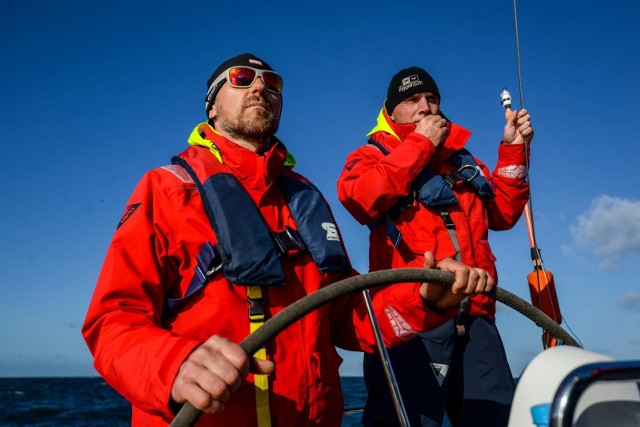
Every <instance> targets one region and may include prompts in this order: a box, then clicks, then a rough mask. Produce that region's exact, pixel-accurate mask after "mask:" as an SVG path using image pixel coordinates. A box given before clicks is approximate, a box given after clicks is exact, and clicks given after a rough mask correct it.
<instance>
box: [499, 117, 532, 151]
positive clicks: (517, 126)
mask: <svg viewBox="0 0 640 427" xmlns="http://www.w3.org/2000/svg"><path fill="white" fill-rule="evenodd" d="M505 117H506V119H507V123H506V125H505V127H504V138H503V141H504V142H505V143H507V144H524V143H525V142H526V143H529V142H531V139H532V138H533V128H532V127H531V115H530V114H529V112H528V111H527V110H526V109H522V110H520V111H518V110H513V111H512V110H509V109H508V110H507V112H506V113H505Z"/></svg>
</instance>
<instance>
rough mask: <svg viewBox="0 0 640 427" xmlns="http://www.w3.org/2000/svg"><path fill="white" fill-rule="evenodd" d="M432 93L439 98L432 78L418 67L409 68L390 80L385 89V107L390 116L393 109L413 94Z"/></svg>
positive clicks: (438, 92)
mask: <svg viewBox="0 0 640 427" xmlns="http://www.w3.org/2000/svg"><path fill="white" fill-rule="evenodd" d="M419 92H432V93H435V94H437V95H438V96H440V91H439V90H438V86H437V85H436V82H435V81H434V80H433V77H431V76H430V75H429V73H427V72H426V71H425V70H423V69H422V68H420V67H409V68H405V69H404V70H400V71H398V72H397V73H396V75H395V76H393V77H392V78H391V82H390V83H389V89H387V100H386V102H385V104H384V105H385V107H386V109H387V114H389V115H391V114H392V113H393V109H394V108H396V106H397V105H398V104H399V103H401V102H402V101H403V100H405V99H407V98H408V97H410V96H411V95H413V94H414V93H419Z"/></svg>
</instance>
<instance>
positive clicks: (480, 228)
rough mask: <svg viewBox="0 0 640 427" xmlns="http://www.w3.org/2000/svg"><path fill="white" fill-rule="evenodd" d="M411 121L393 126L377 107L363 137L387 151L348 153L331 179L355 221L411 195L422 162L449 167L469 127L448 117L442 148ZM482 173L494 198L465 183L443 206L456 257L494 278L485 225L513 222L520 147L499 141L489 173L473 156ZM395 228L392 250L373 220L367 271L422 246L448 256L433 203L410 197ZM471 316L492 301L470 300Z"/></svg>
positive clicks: (519, 193)
mask: <svg viewBox="0 0 640 427" xmlns="http://www.w3.org/2000/svg"><path fill="white" fill-rule="evenodd" d="M414 129H415V125H413V124H408V125H397V124H395V123H393V122H392V121H391V119H389V116H388V115H387V114H386V111H385V110H384V108H383V109H382V111H381V112H380V115H379V117H378V125H377V126H376V127H375V128H374V129H373V130H372V131H371V132H370V133H369V136H370V137H371V138H372V139H373V140H374V141H376V142H378V143H380V144H381V145H382V146H383V147H385V148H386V149H387V151H389V152H390V153H389V154H388V155H385V154H384V153H382V152H381V150H380V149H379V148H377V147H375V146H374V145H372V144H367V145H365V146H362V147H360V148H358V149H357V150H355V151H354V152H353V153H351V154H350V155H349V156H348V157H347V160H346V163H345V167H344V169H343V171H342V174H341V176H340V178H339V179H338V184H337V185H338V197H339V199H340V201H341V202H342V204H343V205H344V206H345V208H346V209H347V210H348V211H349V212H350V213H351V215H353V217H354V218H355V219H356V220H357V221H358V222H360V223H361V224H373V223H375V222H376V221H378V220H380V219H381V217H382V216H383V215H384V214H385V213H386V212H387V211H388V210H389V209H390V208H391V207H393V206H394V205H395V204H396V202H398V200H399V199H400V198H402V197H404V196H407V195H408V194H410V191H411V188H412V184H413V182H414V180H415V179H416V177H417V176H418V174H419V173H420V171H421V170H422V168H423V167H424V166H426V165H428V166H429V167H431V168H432V169H433V170H434V171H435V172H437V173H439V174H445V173H448V172H451V171H453V170H455V167H454V166H453V164H451V162H449V161H448V160H447V158H448V157H449V156H450V155H451V154H452V153H453V152H454V151H455V150H459V149H461V148H463V147H464V145H465V144H466V142H467V140H468V139H469V137H470V136H471V132H469V131H468V130H466V129H464V128H462V127H460V126H457V125H455V124H452V123H449V136H448V137H447V139H446V140H445V142H444V144H443V146H441V147H439V148H438V149H436V148H435V147H434V146H433V144H432V143H431V141H429V139H428V138H427V137H425V136H424V135H421V134H419V133H415V132H414ZM476 161H477V163H478V165H479V166H480V167H481V168H482V171H483V173H484V174H485V176H486V177H487V179H489V182H490V183H491V186H492V187H493V192H494V193H495V195H496V197H495V198H486V199H482V198H480V197H479V196H478V194H477V193H476V192H475V191H474V189H473V188H472V187H471V186H470V185H463V186H457V187H455V188H454V189H453V191H454V194H455V196H456V198H457V199H458V204H457V205H449V206H447V210H448V212H449V214H450V216H451V219H452V220H453V223H454V224H455V227H456V228H455V233H456V238H457V240H458V243H459V245H460V253H461V257H462V262H464V263H465V264H468V265H471V266H474V267H479V268H483V269H485V270H487V271H488V272H489V273H490V274H491V275H492V276H493V277H494V279H495V280H496V283H497V273H496V268H495V260H496V259H495V256H494V255H493V253H492V252H491V248H490V246H489V242H488V240H487V238H488V230H489V229H491V230H506V229H509V228H511V227H513V226H514V225H515V224H516V222H517V221H518V219H519V218H520V215H521V214H522V211H523V209H524V206H525V204H526V203H527V200H528V198H529V185H528V183H527V182H526V180H525V173H524V172H525V171H526V169H525V167H526V166H525V164H526V162H525V150H524V145H509V144H504V143H501V144H500V146H499V148H498V163H497V165H496V169H495V170H494V172H493V173H492V174H489V170H488V168H487V167H486V166H485V165H484V164H483V163H482V162H480V161H478V160H477V159H476ZM394 224H395V225H396V227H397V228H398V230H399V231H400V232H401V233H402V242H401V243H400V245H399V247H398V248H397V249H396V248H395V247H394V246H393V244H392V243H391V241H390V240H389V238H388V237H387V233H386V231H385V227H384V225H378V226H377V227H375V228H374V230H373V231H372V232H371V236H370V251H369V269H370V271H376V270H382V269H388V268H404V267H421V266H422V265H423V263H424V255H423V254H424V252H425V251H431V252H433V253H434V255H435V257H436V261H440V260H441V259H443V258H453V257H454V256H455V254H456V250H455V247H454V244H453V242H452V240H451V237H450V236H449V233H448V231H447V229H446V228H445V226H444V222H443V220H442V218H441V216H440V209H433V208H427V207H425V206H424V205H422V204H421V203H419V202H417V201H414V202H413V204H412V205H411V206H410V207H409V208H408V209H407V210H406V211H405V212H404V213H401V214H400V215H399V216H397V217H396V218H395V219H394ZM470 314H472V315H482V316H486V317H488V318H491V319H494V318H495V300H494V299H493V298H490V297H488V296H485V295H476V296H474V297H473V298H471V304H470Z"/></svg>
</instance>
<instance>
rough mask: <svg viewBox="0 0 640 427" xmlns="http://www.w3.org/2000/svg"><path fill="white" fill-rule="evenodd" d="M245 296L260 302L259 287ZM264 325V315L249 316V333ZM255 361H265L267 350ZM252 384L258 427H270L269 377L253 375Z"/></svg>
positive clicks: (259, 351)
mask: <svg viewBox="0 0 640 427" xmlns="http://www.w3.org/2000/svg"><path fill="white" fill-rule="evenodd" d="M247 296H248V297H249V299H251V300H252V301H256V300H262V289H261V288H260V286H249V287H248V289H247ZM263 323H264V313H262V314H254V315H249V325H250V328H251V333H253V332H255V331H256V330H257V329H258V328H259V327H261V326H262V325H263ZM253 357H255V358H256V359H260V360H267V350H266V349H265V348H264V347H262V348H261V349H260V350H258V351H256V352H255V354H254V355H253ZM253 382H254V385H255V388H256V412H257V413H258V427H271V413H270V412H269V377H267V376H266V375H262V374H254V375H253Z"/></svg>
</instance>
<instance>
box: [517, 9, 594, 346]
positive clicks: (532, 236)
mask: <svg viewBox="0 0 640 427" xmlns="http://www.w3.org/2000/svg"><path fill="white" fill-rule="evenodd" d="M513 21H514V29H515V41H516V61H517V68H518V94H519V98H520V110H522V109H523V108H524V96H523V91H522V63H521V60H520V32H519V31H518V5H517V0H513ZM530 149H531V148H530V147H527V144H525V150H526V152H525V159H526V160H525V161H526V168H527V171H526V176H527V181H528V182H529V187H530V188H531V176H530V174H529V169H530V166H529V163H530V160H529V156H530V153H529V150H530ZM525 209H528V210H529V213H530V215H529V218H530V221H529V230H530V239H531V247H532V248H533V250H534V251H535V257H536V258H537V259H538V260H539V261H540V270H541V271H542V273H543V274H545V275H546V273H547V272H546V270H545V268H544V263H543V262H542V256H541V254H540V248H539V247H538V244H537V239H536V232H535V227H534V223H533V215H532V214H531V212H532V211H533V193H532V192H531V190H530V192H529V202H528V206H527V207H525ZM560 317H561V319H562V321H563V322H564V323H565V325H566V326H567V329H568V330H569V332H571V335H573V336H574V337H575V339H576V340H577V341H578V342H580V340H579V339H578V336H577V335H576V334H575V333H574V332H573V330H572V329H571V327H570V326H569V324H568V322H567V319H566V318H565V317H564V316H563V315H562V314H560ZM580 345H581V346H582V343H581V342H580Z"/></svg>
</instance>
